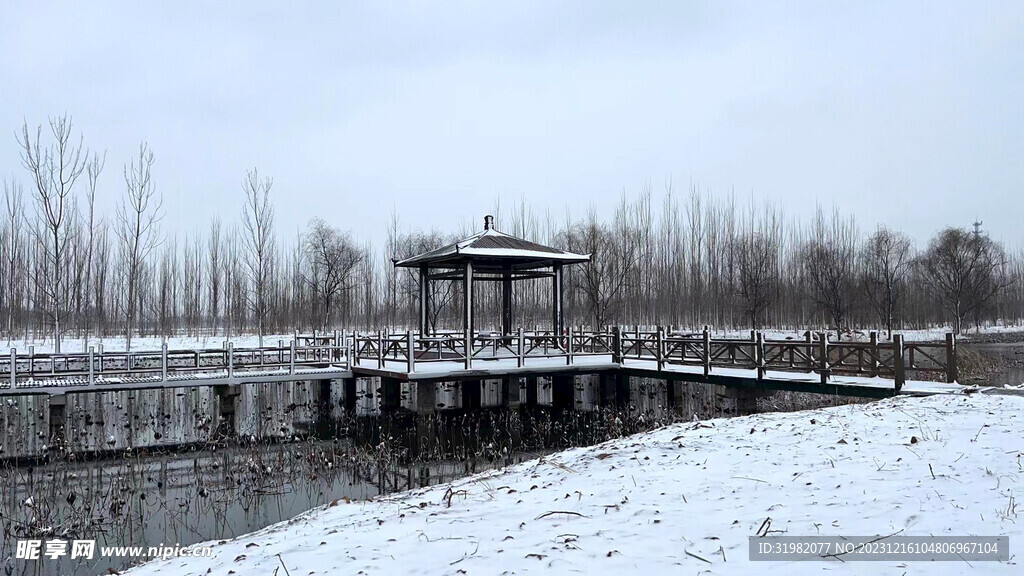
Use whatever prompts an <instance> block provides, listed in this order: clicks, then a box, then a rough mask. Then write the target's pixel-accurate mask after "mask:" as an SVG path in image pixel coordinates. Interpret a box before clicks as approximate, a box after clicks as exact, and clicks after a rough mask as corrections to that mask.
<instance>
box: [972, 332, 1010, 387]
mask: <svg viewBox="0 0 1024 576" xmlns="http://www.w3.org/2000/svg"><path fill="white" fill-rule="evenodd" d="M965 346H966V347H968V348H970V349H971V350H974V351H976V352H978V353H980V354H982V355H984V356H986V357H989V358H992V359H993V360H995V361H996V362H998V364H999V365H1000V366H1001V367H1000V368H999V369H998V370H996V371H995V372H994V373H993V374H992V375H991V376H990V377H989V379H988V380H989V381H988V384H989V385H991V386H1004V385H1007V384H1009V385H1011V386H1019V385H1021V384H1024V342H985V343H970V344H965Z"/></svg>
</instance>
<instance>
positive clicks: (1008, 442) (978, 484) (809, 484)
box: [130, 394, 1024, 576]
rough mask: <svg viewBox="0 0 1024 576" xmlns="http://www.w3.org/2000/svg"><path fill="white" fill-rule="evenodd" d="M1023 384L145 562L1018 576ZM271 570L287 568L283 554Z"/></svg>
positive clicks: (333, 511) (558, 462)
mask: <svg viewBox="0 0 1024 576" xmlns="http://www.w3.org/2000/svg"><path fill="white" fill-rule="evenodd" d="M1022 409H1024V398H1021V397H1016V396H983V395H978V394H975V395H971V396H964V395H958V396H936V397H929V398H896V399H891V400H885V401H880V402H876V403H871V404H860V405H852V406H843V407H837V408H827V409H822V410H814V411H807V412H795V413H774V414H758V415H753V416H747V417H742V418H732V419H720V420H709V421H704V422H692V423H688V424H679V425H674V426H670V427H667V428H663V429H660V430H657V431H654V432H650V433H646V434H641V435H638V436H634V437H630V438H625V439H621V440H615V441H611V442H607V443H605V444H601V445H599V446H594V447H590V448H581V449H575V450H569V451H567V452H562V453H559V454H556V455H553V456H550V457H547V458H542V459H540V460H535V461H531V462H528V463H525V464H522V465H519V466H516V467H513V468H508V469H506V470H504V471H495V472H490V473H484V474H479V475H476V476H473V477H470V478H466V479H463V480H460V481H457V482H455V483H453V484H450V485H439V486H435V487H431V488H425V489H420V490H416V491H412V492H406V493H401V494H397V495H392V496H391V497H384V498H378V499H375V500H372V501H368V502H351V503H350V502H344V501H343V502H339V503H337V505H335V506H328V507H326V508H319V509H315V510H312V511H310V512H309V513H306V514H304V515H302V516H299V517H298V518H295V519H293V520H291V521H289V522H286V523H282V524H279V525H276V526H271V527H269V528H267V529H265V530H262V531H260V532H257V533H255V534H251V535H247V536H243V537H240V538H237V539H235V540H230V541H226V542H222V543H220V544H217V545H216V546H215V548H214V556H213V557H212V558H197V559H188V560H186V559H172V560H167V561H155V562H152V563H149V564H146V565H143V566H141V567H138V568H136V569H134V570H132V571H130V573H131V574H134V575H136V576H141V575H147V574H160V575H164V574H168V575H169V574H175V575H177V574H217V575H224V574H240V575H241V574H274V573H277V574H286V573H287V574H293V575H299V574H302V575H307V574H309V575H313V574H388V575H390V574H539V573H555V574H569V573H577V574H637V573H648V574H699V573H706V574H780V575H782V574H785V575H789V574H805V573H822V574H837V573H838V574H868V573H871V574H877V573H881V574H906V573H928V574H961V573H978V574H990V573H1002V574H1020V573H1021V567H1020V566H1019V565H1018V564H1019V563H1020V561H1021V559H1022V555H1024V507H1022V506H1021V505H1019V504H1018V503H1017V497H1018V496H1019V494H1020V493H1021V492H1022V488H1024V435H1022V433H1021V430H1022V428H1024V427H1022V424H1024V418H1022V416H1021V414H1022ZM766 519H770V521H769V524H768V525H769V529H770V530H772V531H773V534H779V533H777V532H774V531H784V533H785V534H786V535H790V536H799V535H826V536H831V535H848V536H863V535H889V534H893V533H897V532H898V533H900V534H901V535H967V534H971V535H986V536H992V535H1009V537H1010V555H1011V559H1010V562H1009V563H993V562H987V563H978V562H975V563H971V564H967V563H964V562H935V563H904V562H871V563H860V562H845V563H844V562H839V561H834V560H833V561H820V562H801V563H795V562H778V563H776V562H757V563H754V562H749V561H748V559H747V537H748V536H751V535H755V534H756V533H757V532H758V530H759V529H762V527H763V526H765V525H766ZM285 567H286V568H287V570H286V569H285Z"/></svg>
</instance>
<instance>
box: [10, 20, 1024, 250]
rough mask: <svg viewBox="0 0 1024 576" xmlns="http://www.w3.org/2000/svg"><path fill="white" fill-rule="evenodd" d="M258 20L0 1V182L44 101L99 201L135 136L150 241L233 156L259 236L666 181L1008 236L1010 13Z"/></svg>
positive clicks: (113, 188) (1013, 136)
mask: <svg viewBox="0 0 1024 576" xmlns="http://www.w3.org/2000/svg"><path fill="white" fill-rule="evenodd" d="M256 6H257V4H256V3H253V2H244V3H241V2H240V3H237V4H235V5H233V6H217V7H213V6H210V5H208V3H206V2H197V3H184V2H122V3H118V4H112V3H106V2H74V3H67V4H51V3H50V2H43V1H39V2H28V1H23V2H21V1H19V2H15V1H9V2H3V4H2V7H0V129H2V131H0V176H3V177H7V176H10V175H14V176H15V177H17V178H20V179H22V181H23V182H26V183H27V182H28V178H27V176H26V172H25V170H24V169H23V168H22V166H21V163H20V159H19V155H18V147H17V143H16V141H15V137H14V134H15V131H16V130H18V129H19V128H20V126H21V124H22V122H23V120H27V121H28V122H29V124H30V125H33V124H37V123H45V122H46V118H47V116H48V115H54V114H59V113H61V112H64V111H66V112H67V113H69V114H71V115H72V116H73V117H74V120H75V124H76V127H77V128H78V129H80V130H81V132H82V133H83V134H84V136H85V143H86V145H87V146H89V147H91V148H93V149H96V150H100V151H103V150H106V152H107V158H108V159H107V170H106V172H105V173H104V175H103V178H102V180H101V191H100V193H101V194H102V195H103V196H104V197H105V199H104V200H103V202H104V203H105V204H106V205H107V206H110V207H112V206H113V205H114V202H115V200H116V198H117V197H118V196H119V195H120V194H122V193H123V190H124V183H123V179H122V177H121V169H122V166H123V165H124V163H125V162H126V161H127V160H128V159H129V158H130V156H131V154H132V152H133V151H134V150H135V149H137V147H138V144H139V142H140V141H142V140H146V141H147V142H148V143H149V144H150V146H151V148H152V149H153V150H154V152H155V155H156V164H155V166H154V179H155V180H156V182H157V186H158V188H159V190H160V191H161V192H162V193H163V196H164V199H165V208H166V218H165V220H164V224H165V228H166V229H179V230H192V229H194V228H195V227H199V226H203V227H205V225H206V221H207V220H208V219H209V217H210V216H211V215H213V214H216V213H220V214H221V216H222V218H224V219H225V220H234V219H237V218H238V214H239V203H240V200H241V198H242V191H241V188H240V181H241V179H242V177H243V176H244V175H245V170H246V168H251V167H253V166H257V167H259V169H260V171H261V172H263V173H265V174H268V175H271V176H273V178H274V180H275V184H274V189H273V193H274V202H275V204H276V207H277V219H278V226H279V228H280V229H281V230H282V233H291V232H286V231H294V230H295V229H296V228H297V227H298V226H301V225H303V224H304V223H305V222H306V221H308V220H309V219H310V218H311V217H314V216H321V217H324V218H325V219H327V220H328V221H330V222H332V223H335V224H337V225H339V226H341V227H343V228H347V229H351V230H352V231H353V232H354V233H355V234H356V235H359V236H364V237H370V238H373V239H374V240H378V241H379V239H380V238H381V237H382V232H381V230H382V229H383V227H384V225H385V223H386V221H387V220H388V213H389V212H390V210H391V208H392V206H396V207H397V210H398V213H399V216H400V218H401V220H402V221H403V223H404V224H405V225H407V226H409V227H421V228H433V227H438V228H442V229H454V228H456V227H457V226H458V225H459V223H461V222H469V221H471V222H474V223H475V222H476V221H477V220H479V219H480V217H481V216H482V215H483V214H484V213H485V212H486V211H487V210H488V208H490V207H491V206H492V205H493V203H494V199H495V197H497V196H499V195H500V196H502V197H503V198H504V201H506V202H510V201H513V200H517V199H518V198H519V197H520V196H523V197H525V198H526V200H527V201H528V202H530V203H532V204H533V205H534V207H535V208H536V209H537V210H538V211H540V212H543V211H544V210H545V209H551V210H552V211H554V212H555V213H557V214H559V215H561V214H562V213H563V212H564V211H565V210H566V207H567V206H568V207H570V208H571V210H572V212H573V213H574V214H577V215H580V216H582V215H583V214H584V212H585V211H586V209H587V207H588V206H589V205H593V206H594V207H595V208H596V209H597V210H598V211H599V213H604V214H607V213H609V212H610V210H611V207H612V206H613V205H614V204H615V203H616V202H617V201H618V199H619V197H620V195H621V194H622V191H623V190H625V191H626V193H627V194H635V193H636V192H637V191H638V190H639V189H640V188H641V186H642V185H643V184H644V183H645V182H648V181H649V182H651V183H652V185H653V186H654V188H655V189H656V190H659V191H660V190H661V189H662V188H663V186H664V183H665V182H666V181H668V180H670V179H671V180H672V181H673V182H674V183H675V186H676V189H677V190H680V191H685V190H686V189H687V188H688V187H689V186H690V182H695V183H698V184H699V185H700V186H701V187H703V188H706V189H708V190H710V191H711V192H712V193H715V194H727V193H729V191H730V190H735V191H736V194H737V196H738V197H740V198H741V199H744V200H745V199H746V198H748V197H750V196H751V195H753V196H756V197H758V198H770V199H772V200H774V201H775V202H777V203H780V204H785V205H786V206H787V207H788V209H789V210H790V211H791V212H794V213H798V214H802V215H805V214H808V213H810V212H811V211H813V206H814V204H815V203H816V202H821V203H823V204H825V205H831V204H832V203H835V204H837V205H838V206H839V207H840V208H841V209H843V210H846V211H849V212H852V213H854V214H856V216H857V217H858V219H859V220H860V222H861V227H862V228H864V229H867V228H871V227H873V226H874V224H875V223H878V222H884V223H886V224H889V225H891V226H894V227H897V228H901V229H904V230H906V231H907V232H909V233H911V234H912V235H913V236H914V237H915V238H917V239H918V240H924V239H926V238H927V237H928V235H929V234H930V233H931V232H932V231H934V230H935V229H936V228H938V227H940V226H944V225H950V224H953V225H964V226H966V225H969V224H970V223H971V222H972V221H973V220H974V219H975V218H977V219H981V220H983V221H984V222H985V228H987V229H988V230H990V232H991V233H992V235H993V236H994V237H997V238H1001V239H1003V240H1006V241H1007V242H1009V243H1010V244H1011V245H1012V246H1017V245H1019V244H1021V243H1024V226H1022V225H1021V222H1022V220H1024V201H1022V199H1021V198H1022V196H1024V2H1020V1H1019V0H1015V1H1010V2H990V1H985V2H967V1H964V2H957V3H945V2H932V1H929V2H879V3H869V2H833V1H829V2H807V3H779V2H749V3H726V2H706V3H697V2H667V1H666V2H637V1H629V2H626V1H622V2H593V1H590V2H583V1H580V2H553V1H550V0H548V1H543V2H523V1H516V2H505V3H500V4H499V3H497V2H457V3H446V4H444V5H441V4H439V3H438V4H435V3H426V2H414V3H408V4H407V3H399V2H372V3H370V2H366V3H341V2H324V3H322V4H309V5H304V6H299V5H298V4H297V3H284V2H273V3H268V4H265V5H263V6H262V7H256ZM3 134H6V135H7V136H3ZM499 227H500V223H499Z"/></svg>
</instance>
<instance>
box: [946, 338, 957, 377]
mask: <svg viewBox="0 0 1024 576" xmlns="http://www.w3.org/2000/svg"><path fill="white" fill-rule="evenodd" d="M957 376H958V374H957V371H956V336H955V335H954V334H953V333H952V332H947V333H946V382H949V383H950V384H952V383H954V382H956V379H957Z"/></svg>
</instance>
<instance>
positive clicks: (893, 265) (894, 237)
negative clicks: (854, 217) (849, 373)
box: [861, 226, 914, 336]
mask: <svg viewBox="0 0 1024 576" xmlns="http://www.w3.org/2000/svg"><path fill="white" fill-rule="evenodd" d="M913 249H914V247H913V244H912V243H911V241H910V238H909V237H907V235H906V234H903V233H901V232H896V231H893V230H890V229H888V228H886V227H885V226H879V227H878V229H877V230H876V231H875V233H874V234H872V235H871V237H870V238H868V240H867V243H865V245H864V247H863V248H862V250H861V262H862V264H863V268H862V272H861V281H862V283H863V285H864V292H865V293H866V294H867V297H868V300H869V301H870V302H871V305H872V307H874V309H875V312H876V313H877V314H878V318H879V320H881V322H882V323H883V324H884V325H885V329H886V330H887V331H888V332H889V335H890V336H891V335H892V327H893V319H894V317H895V313H896V307H897V305H898V304H899V301H900V299H901V298H902V297H903V290H904V288H905V285H906V281H907V277H908V275H909V273H910V270H911V267H912V265H913V262H914V258H913Z"/></svg>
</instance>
